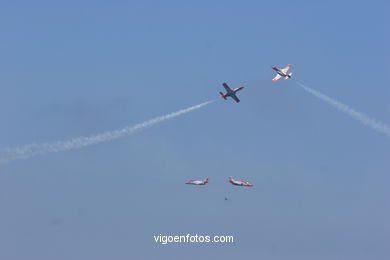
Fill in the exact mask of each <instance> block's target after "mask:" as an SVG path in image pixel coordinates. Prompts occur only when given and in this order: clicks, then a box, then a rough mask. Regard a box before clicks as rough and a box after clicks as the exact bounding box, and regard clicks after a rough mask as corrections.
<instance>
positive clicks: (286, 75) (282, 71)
mask: <svg viewBox="0 0 390 260" xmlns="http://www.w3.org/2000/svg"><path fill="white" fill-rule="evenodd" d="M271 67H272V69H273V70H275V71H276V72H277V73H278V74H276V76H275V77H274V78H273V79H272V81H277V80H278V79H280V78H281V77H284V79H289V78H291V76H292V72H290V73H287V71H288V69H289V68H290V67H291V64H288V65H287V66H286V67H284V68H283V69H278V68H277V67H275V66H271Z"/></svg>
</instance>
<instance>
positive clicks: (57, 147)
mask: <svg viewBox="0 0 390 260" xmlns="http://www.w3.org/2000/svg"><path fill="white" fill-rule="evenodd" d="M214 101H215V100H211V101H207V102H204V103H201V104H199V105H195V106H192V107H189V108H185V109H182V110H179V111H177V112H173V113H170V114H167V115H164V116H159V117H156V118H153V119H151V120H148V121H145V122H143V123H139V124H136V125H134V126H129V127H125V128H122V129H118V130H114V131H110V132H105V133H102V134H98V135H94V136H86V137H77V138H74V139H71V140H68V141H56V142H52V143H41V144H29V145H25V146H20V147H15V148H5V149H2V150H0V164H1V163H7V162H10V161H13V160H17V159H26V158H30V157H33V156H36V155H39V154H45V153H53V152H60V151H67V150H72V149H79V148H82V147H84V146H89V145H94V144H99V143H102V142H108V141H112V140H114V139H118V138H122V137H126V136H129V135H132V134H134V133H135V132H138V131H141V130H143V129H145V128H148V127H151V126H154V125H156V124H159V123H162V122H164V121H166V120H169V119H173V118H175V117H178V116H180V115H183V114H186V113H189V112H191V111H194V110H197V109H199V108H202V107H204V106H206V105H209V104H211V103H213V102H214Z"/></svg>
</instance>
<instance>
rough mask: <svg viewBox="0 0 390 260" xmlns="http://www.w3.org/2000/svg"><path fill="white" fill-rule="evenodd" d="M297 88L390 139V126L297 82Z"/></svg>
mask: <svg viewBox="0 0 390 260" xmlns="http://www.w3.org/2000/svg"><path fill="white" fill-rule="evenodd" d="M297 83H298V84H299V86H301V87H302V88H303V89H304V90H306V91H307V92H309V93H310V94H312V95H313V96H315V97H317V98H319V99H321V100H323V101H325V102H326V103H328V104H329V105H331V106H333V107H335V108H336V109H338V110H340V111H341V112H344V113H345V114H347V115H349V116H351V117H352V118H354V119H356V120H358V121H359V122H361V123H363V124H364V125H366V126H369V127H371V128H372V129H374V130H376V131H378V132H380V133H382V134H385V135H387V137H390V126H388V125H386V124H385V123H382V122H379V121H377V120H375V119H373V118H370V117H369V116H367V115H365V114H362V113H359V112H357V111H356V110H354V109H352V108H350V107H349V106H347V105H345V104H343V103H341V102H339V101H337V100H335V99H333V98H331V97H328V96H327V95H325V94H322V93H321V92H319V91H317V90H314V89H311V88H309V87H307V86H305V85H303V84H301V83H299V82H297Z"/></svg>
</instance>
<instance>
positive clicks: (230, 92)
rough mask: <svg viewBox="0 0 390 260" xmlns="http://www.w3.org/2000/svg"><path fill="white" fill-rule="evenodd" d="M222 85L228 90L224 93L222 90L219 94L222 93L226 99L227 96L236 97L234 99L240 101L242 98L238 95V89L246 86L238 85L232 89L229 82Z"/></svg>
mask: <svg viewBox="0 0 390 260" xmlns="http://www.w3.org/2000/svg"><path fill="white" fill-rule="evenodd" d="M222 86H223V87H224V88H225V90H226V93H225V94H224V93H222V92H219V94H220V95H221V97H222V98H223V99H225V100H226V98H227V97H231V98H232V99H234V101H236V102H237V103H238V102H240V100H239V99H238V97H237V96H236V93H237V92H238V91H240V90H241V89H243V88H245V87H237V88H235V89H231V88H230V87H229V86H228V84H226V83H223V84H222Z"/></svg>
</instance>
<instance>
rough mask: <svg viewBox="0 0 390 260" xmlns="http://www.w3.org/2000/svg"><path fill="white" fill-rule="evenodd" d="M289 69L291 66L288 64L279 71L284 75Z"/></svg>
mask: <svg viewBox="0 0 390 260" xmlns="http://www.w3.org/2000/svg"><path fill="white" fill-rule="evenodd" d="M290 67H291V64H288V65H287V66H286V67H284V68H283V69H281V71H282V72H283V73H286V72H287V71H288V69H289V68H290Z"/></svg>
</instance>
